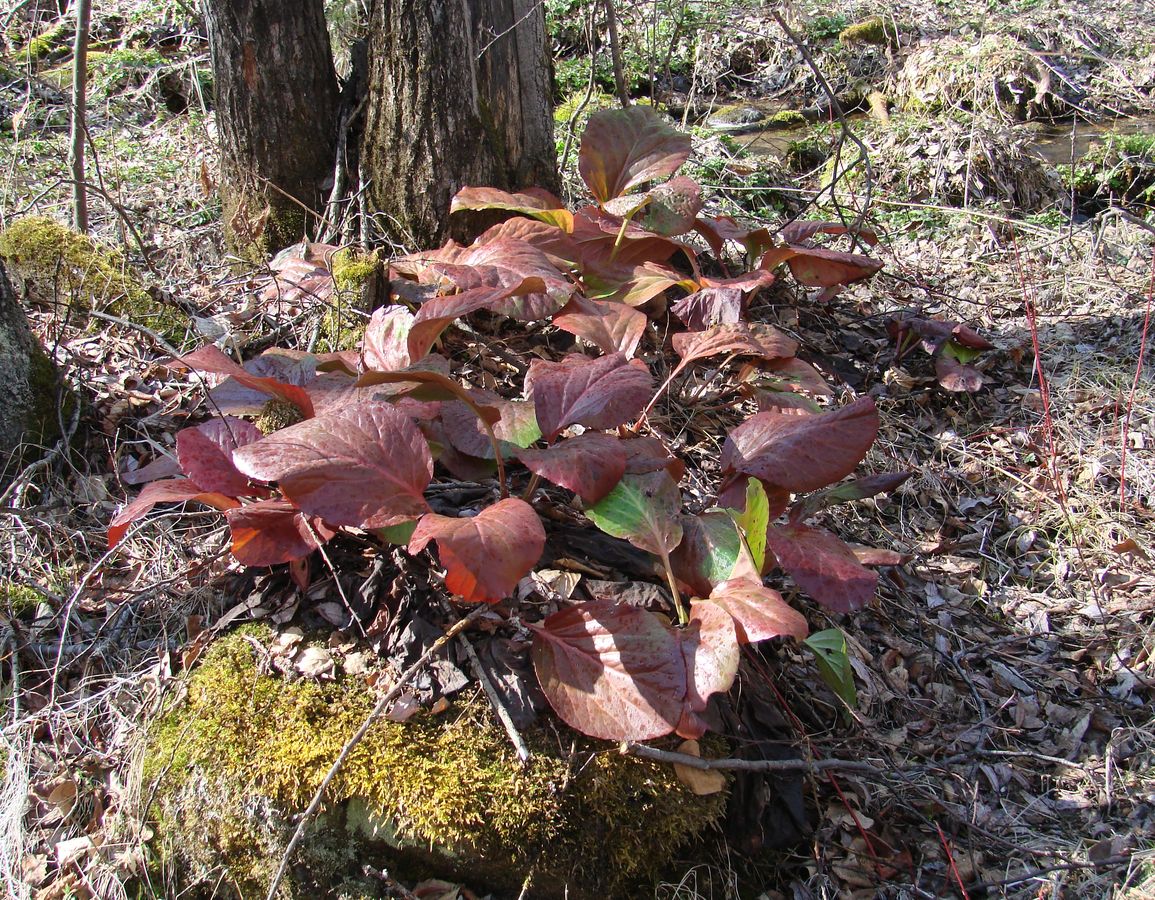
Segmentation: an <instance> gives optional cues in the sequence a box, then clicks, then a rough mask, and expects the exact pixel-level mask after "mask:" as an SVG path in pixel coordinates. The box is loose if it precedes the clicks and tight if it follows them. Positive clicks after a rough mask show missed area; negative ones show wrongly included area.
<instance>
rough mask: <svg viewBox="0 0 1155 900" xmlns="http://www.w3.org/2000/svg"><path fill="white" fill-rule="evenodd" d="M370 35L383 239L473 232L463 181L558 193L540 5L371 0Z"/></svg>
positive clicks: (372, 137)
mask: <svg viewBox="0 0 1155 900" xmlns="http://www.w3.org/2000/svg"><path fill="white" fill-rule="evenodd" d="M370 28H371V37H370V41H369V47H370V50H369V52H370V61H369V73H370V74H369V90H370V99H369V109H368V119H367V122H366V127H365V132H364V136H363V142H362V150H361V165H362V167H363V173H364V174H365V175H366V177H367V178H368V179H369V182H370V183H369V201H370V205H371V207H372V208H373V209H374V211H376V212H378V213H381V214H382V215H378V216H377V217H376V219H375V221H376V224H377V227H378V229H379V231H381V232H383V234H382V235H381V236H383V237H385V238H386V239H387V240H390V241H393V242H396V243H400V244H402V245H404V246H407V247H409V248H411V249H416V248H419V247H430V246H434V245H436V244H439V243H441V241H442V240H443V239H444V238H445V236H446V235H447V234H450V233H454V234H456V235H458V236H463V231H464V230H468V228H469V225H468V223H459V222H458V221H454V223H453V225H454V226H455V227H454V228H453V229H452V231H451V229H450V221H449V201H450V199H451V198H452V197H453V195H454V194H455V193H456V192H457V191H458V190H459V189H460V188H461V187H463V186H465V185H486V186H491V187H499V188H504V189H506V190H517V189H519V188H524V187H529V186H532V185H537V186H539V187H544V188H546V189H549V190H553V191H557V190H558V174H557V154H556V150H555V147H554V142H553V116H552V112H551V110H552V106H551V102H550V99H551V98H550V61H549V56H548V51H547V47H548V44H547V42H546V36H545V14H544V11H543V8H542V6H541V4H540V3H537V2H535V0H373V5H372V9H371V12H370ZM457 218H459V217H455V219H457Z"/></svg>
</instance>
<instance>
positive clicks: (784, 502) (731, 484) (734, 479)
mask: <svg viewBox="0 0 1155 900" xmlns="http://www.w3.org/2000/svg"><path fill="white" fill-rule="evenodd" d="M762 489H763V490H765V491H766V499H767V500H769V501H770V521H771V522H773V521H774V520H775V519H777V518H778V517H779V516H780V515H782V513H784V512H786V507H787V506H789V505H790V492H789V491H788V490H785V489H784V488H780V487H778V486H777V485H775V484H770V482H768V481H763V482H762ZM714 504H715V505H716V506H720V507H722V509H732V510H735V511H737V512H739V513H741V512H745V511H746V477H745V476H744V475H737V476H730V477H728V478H727V479H726V480H725V481H724V482H723V483H722V486H721V487H720V488H719V489H718V495H717V497H715V498H714Z"/></svg>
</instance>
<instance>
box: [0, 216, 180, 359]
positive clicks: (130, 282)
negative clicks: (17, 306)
mask: <svg viewBox="0 0 1155 900" xmlns="http://www.w3.org/2000/svg"><path fill="white" fill-rule="evenodd" d="M0 259H2V260H4V262H5V263H6V264H7V265H8V268H9V271H10V273H11V274H12V276H13V278H14V280H15V281H16V282H17V283H18V284H19V285H20V286H21V288H22V291H23V294H24V296H25V297H26V298H27V300H28V301H29V302H30V303H32V304H34V305H40V306H49V307H55V308H57V309H59V310H61V311H63V312H66V313H67V314H69V315H83V314H84V313H86V312H87V311H88V310H91V309H97V310H101V311H111V312H114V313H116V314H117V315H120V316H123V317H124V318H127V319H130V320H133V321H136V322H139V323H140V324H142V325H145V326H147V327H149V328H151V329H153V330H154V331H159V332H160V333H162V334H164V335H166V336H168V337H170V338H175V339H180V337H181V336H183V333H184V328H185V324H186V317H185V316H183V315H181V314H179V313H178V312H176V311H174V310H173V309H171V308H170V307H168V306H166V305H164V304H162V303H159V302H157V301H156V300H154V299H153V298H152V296H151V295H150V294H149V293H148V291H147V290H145V288H144V285H143V284H142V283H141V281H140V277H139V276H138V275H137V274H136V272H134V271H133V269H132V267H131V266H130V265H129V264H128V262H127V261H126V260H125V258H124V255H123V254H122V253H121V252H120V251H119V250H117V249H115V248H112V247H105V246H102V245H99V244H97V243H96V241H94V240H93V239H92V238H90V237H89V236H88V235H86V234H81V233H80V232H78V231H75V230H73V229H71V228H69V227H67V226H65V225H62V224H60V223H59V222H57V221H56V220H55V219H50V218H47V217H45V216H25V217H23V218H20V219H16V220H15V221H14V222H13V223H12V224H11V225H9V226H8V227H7V228H6V229H4V230H3V231H0Z"/></svg>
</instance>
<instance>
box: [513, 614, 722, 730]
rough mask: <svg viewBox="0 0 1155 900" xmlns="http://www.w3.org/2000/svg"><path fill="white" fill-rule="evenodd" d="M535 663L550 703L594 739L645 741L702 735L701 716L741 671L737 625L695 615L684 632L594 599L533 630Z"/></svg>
mask: <svg viewBox="0 0 1155 900" xmlns="http://www.w3.org/2000/svg"><path fill="white" fill-rule="evenodd" d="M533 663H534V669H535V670H536V672H537V677H538V681H539V682H540V683H541V686H542V690H543V691H544V692H545V695H546V697H547V699H548V700H549V702H550V705H551V706H552V707H553V708H554V710H555V711H556V712H557V714H558V715H559V716H560V717H561V719H562V721H564V722H565V723H566V724H567V725H569V726H570V727H572V728H575V729H577V730H578V731H581V732H582V733H583V734H588V735H590V736H591V737H598V738H605V739H608V740H616V741H623V740H635V741H638V740H647V739H650V738H655V737H661V736H662V735H665V734H669V733H670V732H671V731H673V730H675V729H677V730H678V733H679V734H682V735H683V736H684V737H687V736H688V737H697V736H699V735H701V733H702V732H703V731H704V723H702V721H701V719H700V718H699V716H698V714H699V713H700V712H702V711H703V710H704V709H705V707H706V702H707V701H708V699H709V697H710V695H711V694H714V693H717V692H719V691H724V690H726V689H727V688H729V686H730V684H731V683H732V682H733V680H734V675H735V674H736V672H737V668H738V643H737V638H736V634H735V631H734V625H733V620H732V619H730V617H729V616H728V615H727V614H726V613H725V612H724V611H723V610H721V609H719V608H715V609H714V610H698V609H696V608H695V609H694V610H693V611H692V612H691V616H690V623H689V625H687V627H686V628H684V629H675V628H671V627H670V626H669V625H667V624H666V623H665V622H664V621H662V620H661V619H660V618H659V617H658V616H656V615H654V614H653V613H650V612H647V611H645V610H641V609H637V608H635V607H631V606H627V605H625V604H618V603H614V602H612V601H608V600H595V601H592V602H590V603H582V604H579V605H577V606H571V607H568V608H567V609H563V610H561V611H560V612H557V613H554V614H553V615H552V616H550V617H549V618H547V619H546V620H545V621H544V622H543V623H542V624H541V625H540V626H536V627H534V641H533Z"/></svg>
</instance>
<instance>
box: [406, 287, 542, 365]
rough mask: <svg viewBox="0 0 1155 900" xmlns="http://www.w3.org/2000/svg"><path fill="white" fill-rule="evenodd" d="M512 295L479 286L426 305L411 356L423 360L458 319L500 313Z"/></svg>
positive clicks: (410, 340)
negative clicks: (483, 312) (500, 306)
mask: <svg viewBox="0 0 1155 900" xmlns="http://www.w3.org/2000/svg"><path fill="white" fill-rule="evenodd" d="M508 296H509V291H507V290H506V289H505V288H500V287H499V288H490V287H478V288H473V289H471V290H468V291H463V292H461V293H460V294H452V295H450V296H448V297H436V298H434V299H433V300H429V301H427V302H426V303H422V304H421V308H420V309H419V310H417V315H416V316H415V317H414V318H413V323H412V325H411V326H410V329H409V334H408V335H407V338H406V349H407V352H408V355H409V357H410V358H411V359H414V360H419V359H423V358H424V357H425V356H426V354H428V353H429V351H430V350H431V349H432V348H433V344H434V343H435V342H436V341H437V339H438V338H439V337H440V336H441V333H442V332H443V331H445V329H446V328H448V327H449V325H450V324H452V323H453V322H454V321H455V320H457V319H460V318H461V317H462V316H467V315H469V314H470V313H473V312H477V310H479V309H489V310H496V309H497V305H498V304H499V303H501V302H502V301H503V300H505V299H506V298H507V297H508ZM540 296H545V295H544V294H542V295H540ZM551 305H552V301H551Z"/></svg>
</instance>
